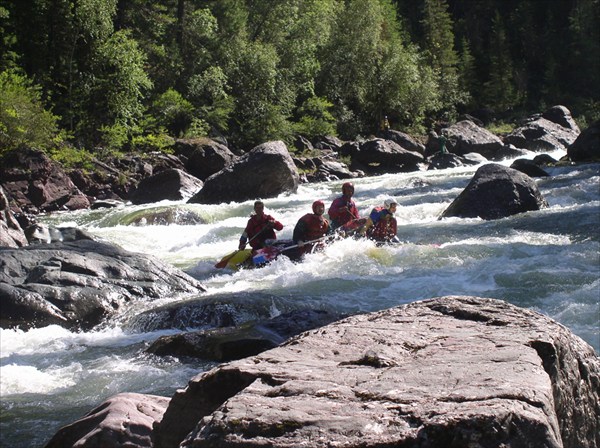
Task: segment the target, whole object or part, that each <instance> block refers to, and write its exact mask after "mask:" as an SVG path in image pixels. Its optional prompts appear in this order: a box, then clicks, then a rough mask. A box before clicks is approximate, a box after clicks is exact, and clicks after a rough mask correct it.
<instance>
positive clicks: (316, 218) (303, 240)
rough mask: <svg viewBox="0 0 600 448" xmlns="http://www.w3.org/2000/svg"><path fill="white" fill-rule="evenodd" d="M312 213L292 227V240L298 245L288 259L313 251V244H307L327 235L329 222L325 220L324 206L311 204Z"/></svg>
mask: <svg viewBox="0 0 600 448" xmlns="http://www.w3.org/2000/svg"><path fill="white" fill-rule="evenodd" d="M312 210H313V212H312V213H307V214H306V215H304V216H303V217H302V218H300V219H299V220H298V222H297V224H296V227H294V234H293V237H292V240H293V242H294V244H297V245H298V250H297V251H294V254H290V255H291V256H290V258H295V257H301V256H302V255H304V254H306V253H309V252H311V251H312V250H313V247H314V243H308V242H309V241H314V240H317V239H319V238H322V237H324V236H325V235H327V234H328V233H329V231H330V229H331V226H330V225H329V221H328V220H327V219H326V218H325V216H323V215H324V213H325V204H324V203H323V201H320V200H319V201H315V202H313V204H312Z"/></svg>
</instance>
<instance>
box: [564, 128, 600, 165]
mask: <svg viewBox="0 0 600 448" xmlns="http://www.w3.org/2000/svg"><path fill="white" fill-rule="evenodd" d="M567 155H568V156H569V159H571V160H572V161H573V162H591V161H598V160H600V120H598V121H596V122H594V123H592V124H591V125H590V126H589V127H588V128H587V129H585V130H584V131H583V132H582V133H581V134H580V135H579V136H578V137H577V139H576V140H575V141H574V142H573V144H572V145H570V146H569V147H568V148H567Z"/></svg>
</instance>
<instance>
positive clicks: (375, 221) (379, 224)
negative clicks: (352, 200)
mask: <svg viewBox="0 0 600 448" xmlns="http://www.w3.org/2000/svg"><path fill="white" fill-rule="evenodd" d="M397 206H398V203H397V202H396V200H395V199H393V198H389V199H386V200H385V201H384V203H383V207H375V208H374V209H373V210H372V211H371V214H370V215H369V219H368V220H367V224H366V225H365V226H364V227H363V228H362V230H361V234H362V235H364V236H367V237H368V238H370V239H372V240H375V241H377V242H380V243H390V242H393V243H396V242H398V241H399V240H398V237H397V236H396V232H397V231H398V224H397V222H396V218H394V213H395V212H396V208H397Z"/></svg>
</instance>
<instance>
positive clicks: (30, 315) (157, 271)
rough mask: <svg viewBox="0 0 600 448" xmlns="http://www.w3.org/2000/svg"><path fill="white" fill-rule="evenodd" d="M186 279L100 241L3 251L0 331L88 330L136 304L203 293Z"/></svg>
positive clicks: (154, 261)
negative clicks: (130, 303) (5, 329)
mask: <svg viewBox="0 0 600 448" xmlns="http://www.w3.org/2000/svg"><path fill="white" fill-rule="evenodd" d="M203 290H204V288H203V286H202V285H201V284H200V283H199V282H198V281H196V280H195V279H193V278H192V277H190V276H188V275H187V274H185V273H183V272H181V271H179V270H178V269H176V268H173V267H171V266H169V265H167V264H166V263H163V262H161V261H159V260H157V259H153V258H152V257H149V256H146V255H142V254H135V253H133V252H129V251H126V250H124V249H121V248H119V247H118V246H114V245H112V244H108V243H105V242H101V241H93V240H87V239H82V240H77V241H71V242H61V243H51V244H36V245H33V246H27V247H22V248H19V249H12V248H0V327H2V328H14V327H21V328H31V327H44V326H47V325H52V324H56V325H61V326H63V327H66V328H82V329H89V328H92V327H94V326H96V325H98V324H100V323H101V322H102V321H103V320H104V319H106V318H107V317H110V316H113V315H115V314H116V313H117V312H119V311H122V309H123V307H124V306H125V305H126V304H127V303H129V302H132V301H135V300H154V299H159V298H167V297H169V296H177V295H183V294H187V295H191V294H194V293H197V292H199V291H203Z"/></svg>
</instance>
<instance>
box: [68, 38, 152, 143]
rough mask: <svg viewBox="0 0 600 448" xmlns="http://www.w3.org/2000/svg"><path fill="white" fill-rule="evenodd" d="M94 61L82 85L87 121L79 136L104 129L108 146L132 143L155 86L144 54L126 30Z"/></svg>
mask: <svg viewBox="0 0 600 448" xmlns="http://www.w3.org/2000/svg"><path fill="white" fill-rule="evenodd" d="M93 62H94V64H93V67H92V71H91V72H90V73H89V74H87V76H86V77H85V79H84V81H83V83H82V85H81V90H80V97H81V106H82V111H81V112H82V113H83V114H84V115H85V117H86V119H85V120H82V121H81V122H80V125H79V129H78V134H79V135H80V136H82V137H83V138H85V137H86V136H95V135H96V130H97V129H101V130H102V134H103V135H104V142H105V144H107V145H109V146H110V147H114V146H113V145H115V144H117V145H118V144H120V143H121V142H123V143H124V142H126V141H127V140H128V138H127V135H128V134H129V132H130V131H131V130H133V129H134V127H135V125H136V124H137V123H138V121H139V120H140V119H141V117H142V114H143V112H144V104H143V103H142V99H143V97H144V95H145V92H146V91H147V90H148V89H150V88H151V87H152V83H151V81H150V79H149V78H148V76H147V74H146V72H145V71H144V62H145V58H144V55H143V53H142V52H141V51H139V48H138V45H137V43H136V42H135V41H134V40H133V39H131V38H130V36H129V33H128V32H126V31H117V32H116V33H114V34H113V35H112V36H110V38H109V39H107V40H106V42H103V43H102V44H101V45H100V46H99V48H98V50H97V52H96V57H95V59H94V61H93ZM94 140H95V139H94ZM94 140H92V142H93V141H94Z"/></svg>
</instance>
